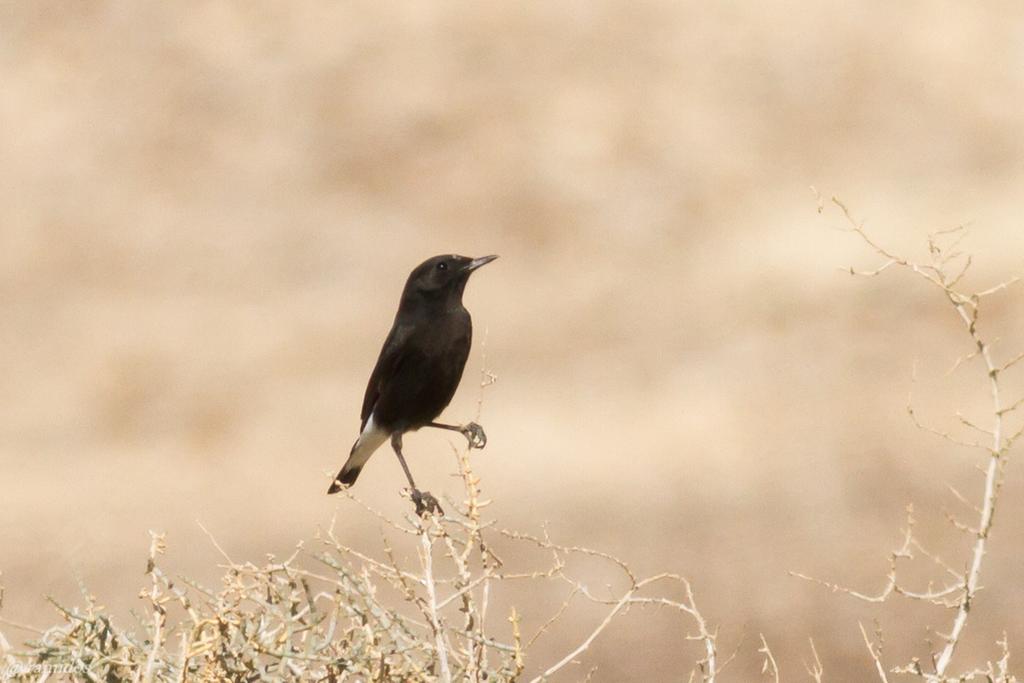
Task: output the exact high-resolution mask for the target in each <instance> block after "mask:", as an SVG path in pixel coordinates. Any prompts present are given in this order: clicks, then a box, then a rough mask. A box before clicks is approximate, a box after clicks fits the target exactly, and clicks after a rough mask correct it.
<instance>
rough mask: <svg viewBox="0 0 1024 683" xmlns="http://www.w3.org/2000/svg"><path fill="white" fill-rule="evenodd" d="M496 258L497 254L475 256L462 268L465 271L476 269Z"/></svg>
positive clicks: (469, 271)
mask: <svg viewBox="0 0 1024 683" xmlns="http://www.w3.org/2000/svg"><path fill="white" fill-rule="evenodd" d="M496 258H498V256H497V254H492V255H491V256H481V257H480V258H475V259H473V260H472V261H470V262H469V263H467V264H466V266H465V268H464V270H465V271H466V272H467V273H471V272H473V271H474V270H476V269H477V268H479V267H480V266H486V265H487V264H488V263H490V262H491V261H493V260H494V259H496Z"/></svg>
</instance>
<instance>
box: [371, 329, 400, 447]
mask: <svg viewBox="0 0 1024 683" xmlns="http://www.w3.org/2000/svg"><path fill="white" fill-rule="evenodd" d="M408 336H409V328H408V327H406V326H400V325H397V324H396V325H395V326H394V327H392V328H391V332H390V333H389V334H388V338H387V339H385V340H384V346H383V347H381V350H380V356H379V357H378V358H377V365H375V366H374V368H373V373H371V374H370V381H369V382H368V383H367V384H366V395H364V396H363V409H362V411H361V412H360V413H359V419H360V420H361V421H362V422H361V424H360V429H362V428H364V427H366V421H367V420H368V419H370V415H371V414H373V408H374V406H375V405H377V399H378V398H380V394H381V391H382V390H383V388H384V387H385V386H386V385H387V384H388V382H389V381H390V380H391V378H392V377H394V376H395V374H396V373H397V372H398V368H399V366H400V365H401V364H402V357H403V353H402V348H403V347H404V346H405V344H404V342H405V340H406V338H408Z"/></svg>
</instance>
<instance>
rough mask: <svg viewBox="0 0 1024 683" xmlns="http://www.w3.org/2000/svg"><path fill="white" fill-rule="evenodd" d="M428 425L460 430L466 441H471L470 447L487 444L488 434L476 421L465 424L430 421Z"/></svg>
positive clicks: (479, 446)
mask: <svg viewBox="0 0 1024 683" xmlns="http://www.w3.org/2000/svg"><path fill="white" fill-rule="evenodd" d="M427 426H428V427H437V428H438V429H450V430H451V431H453V432H459V433H460V434H462V435H463V436H464V437H466V441H468V442H469V447H470V448H483V447H484V446H486V445H487V435H486V434H484V428H483V427H481V426H480V425H478V424H477V423H476V422H470V423H469V424H464V425H443V424H441V423H440V422H429V423H427Z"/></svg>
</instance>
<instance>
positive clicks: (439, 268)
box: [437, 261, 448, 270]
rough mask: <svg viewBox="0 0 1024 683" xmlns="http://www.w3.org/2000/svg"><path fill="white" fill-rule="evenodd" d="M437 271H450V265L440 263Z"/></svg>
mask: <svg viewBox="0 0 1024 683" xmlns="http://www.w3.org/2000/svg"><path fill="white" fill-rule="evenodd" d="M437 269H438V270H448V264H447V263H445V262H444V261H441V262H440V263H438V264H437Z"/></svg>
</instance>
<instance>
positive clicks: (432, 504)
mask: <svg viewBox="0 0 1024 683" xmlns="http://www.w3.org/2000/svg"><path fill="white" fill-rule="evenodd" d="M391 447H392V448H393V449H394V450H395V455H397V456H398V462H400V463H401V464H402V469H403V470H405V478H406V479H408V480H409V488H410V489H412V492H411V495H410V498H412V502H413V504H414V505H415V506H416V514H417V515H419V516H420V517H423V516H424V515H425V514H426V513H428V512H436V513H438V514H441V515H443V514H444V510H442V509H441V505H440V504H439V503H438V502H437V498H434V496H432V495H431V494H430V492H429V491H420V490H419V489H418V488H416V482H415V481H413V479H412V472H410V471H409V466H408V465H407V464H406V463H405V456H403V455H402V433H401V432H395V433H394V434H392V435H391Z"/></svg>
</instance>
